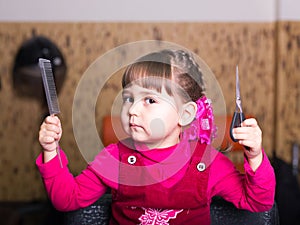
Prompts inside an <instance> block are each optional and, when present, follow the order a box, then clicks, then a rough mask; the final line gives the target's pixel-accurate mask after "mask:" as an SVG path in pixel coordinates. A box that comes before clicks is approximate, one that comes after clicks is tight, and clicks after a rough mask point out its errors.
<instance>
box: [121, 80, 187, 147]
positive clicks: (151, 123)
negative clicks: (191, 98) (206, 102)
mask: <svg viewBox="0 0 300 225" xmlns="http://www.w3.org/2000/svg"><path fill="white" fill-rule="evenodd" d="M122 97H123V106H122V111H121V121H122V125H123V128H124V130H125V132H126V133H127V134H128V135H129V136H130V137H131V138H132V139H133V140H134V141H135V142H138V143H142V144H146V145H147V146H148V148H166V147H170V146H173V145H175V144H177V143H178V141H179V135H180V132H181V126H180V125H179V119H180V113H179V111H180V106H181V105H182V103H181V101H179V100H178V99H179V98H177V97H173V96H170V95H168V94H167V92H166V90H165V89H164V88H163V89H162V91H161V92H157V91H155V90H152V89H146V88H143V87H141V86H138V85H136V84H133V85H130V86H128V87H126V88H124V90H123V93H122Z"/></svg>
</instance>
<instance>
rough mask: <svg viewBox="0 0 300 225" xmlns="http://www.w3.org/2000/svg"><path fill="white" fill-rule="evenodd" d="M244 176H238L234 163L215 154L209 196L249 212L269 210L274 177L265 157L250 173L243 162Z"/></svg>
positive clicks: (246, 164)
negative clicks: (217, 197) (219, 198)
mask: <svg viewBox="0 0 300 225" xmlns="http://www.w3.org/2000/svg"><path fill="white" fill-rule="evenodd" d="M244 168H245V174H240V173H239V172H238V171H237V170H236V169H235V167H234V165H233V163H232V162H231V161H230V160H229V159H228V158H227V157H226V156H224V155H222V154H218V156H217V157H216V159H215V161H214V162H213V163H212V165H211V170H210V179H209V183H208V195H209V196H210V197H213V196H221V197H222V198H224V199H225V200H227V201H229V202H232V203H233V204H234V205H235V206H236V207H237V208H241V209H247V210H250V211H252V212H260V211H266V210H269V209H270V208H271V207H272V206H273V204H274V196H275V174H274V170H273V167H272V166H271V164H270V162H269V160H268V157H267V155H266V154H265V152H264V153H263V161H262V163H261V165H260V166H259V168H258V169H257V170H256V171H255V172H253V171H252V169H251V167H250V166H249V164H248V162H247V160H246V159H245V160H244Z"/></svg>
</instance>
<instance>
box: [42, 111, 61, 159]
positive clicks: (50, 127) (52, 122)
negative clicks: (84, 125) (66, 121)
mask: <svg viewBox="0 0 300 225" xmlns="http://www.w3.org/2000/svg"><path fill="white" fill-rule="evenodd" d="M61 136H62V128H61V123H60V120H59V118H58V117H57V116H48V117H46V119H45V120H44V122H43V123H42V125H41V127H40V132H39V142H40V144H41V146H42V147H43V149H44V152H45V153H46V152H48V153H52V154H54V153H56V148H57V146H56V142H57V141H59V140H60V138H61Z"/></svg>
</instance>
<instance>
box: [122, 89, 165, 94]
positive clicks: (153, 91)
mask: <svg viewBox="0 0 300 225" xmlns="http://www.w3.org/2000/svg"><path fill="white" fill-rule="evenodd" d="M124 94H132V92H131V91H129V90H126V89H124V90H123V91H122V95H124ZM139 94H141V95H159V94H160V93H159V92H157V91H155V90H147V91H141V92H139Z"/></svg>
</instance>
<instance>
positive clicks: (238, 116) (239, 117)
mask: <svg viewBox="0 0 300 225" xmlns="http://www.w3.org/2000/svg"><path fill="white" fill-rule="evenodd" d="M244 120H245V115H244V113H243V112H234V113H233V116H232V120H231V124H230V130H229V133H230V137H231V140H233V141H234V142H238V140H237V139H235V138H234V137H233V134H232V130H233V128H236V127H241V123H242V122H243V121H244ZM244 147H245V148H246V150H248V151H249V150H250V148H249V147H248V146H244Z"/></svg>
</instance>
